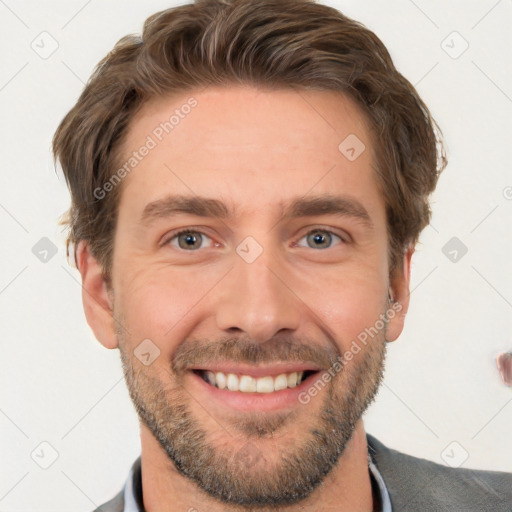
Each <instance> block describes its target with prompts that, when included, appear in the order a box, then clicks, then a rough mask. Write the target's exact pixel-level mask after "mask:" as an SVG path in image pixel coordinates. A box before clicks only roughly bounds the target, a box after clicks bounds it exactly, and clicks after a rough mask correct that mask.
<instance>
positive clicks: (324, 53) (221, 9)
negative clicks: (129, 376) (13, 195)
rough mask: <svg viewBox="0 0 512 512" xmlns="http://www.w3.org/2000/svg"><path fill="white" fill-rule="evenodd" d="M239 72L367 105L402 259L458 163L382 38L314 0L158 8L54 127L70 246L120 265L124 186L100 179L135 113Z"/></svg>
mask: <svg viewBox="0 0 512 512" xmlns="http://www.w3.org/2000/svg"><path fill="white" fill-rule="evenodd" d="M229 84H252V85H256V86H260V87H270V88H275V87H299V88H300V87H302V88H308V89H313V90H335V91H340V92H343V93H345V94H347V95H349V96H350V97H352V98H353V99H355V100H356V101H357V103H358V104H359V105H360V106H362V108H363V110H364V111H365V113H366V114H367V117H368V119H369V121H370V125H371V129H372V131H373V134H374V140H375V148H374V152H375V155H376V160H377V162H376V171H377V178H378V183H379V186H380V189H381V192H382V194H383V197H384V200H385V203H386V215H387V226H388V238H389V241H390V243H389V248H390V254H389V256H390V271H391V270H393V269H394V268H395V265H396V264H397V263H398V262H399V261H400V260H401V257H402V256H403V254H404V251H405V250H406V248H407V246H409V245H414V244H416V242H417V241H418V238H419V235H420V232H421V231H422V230H423V228H424V227H425V226H426V225H427V224H428V223H429V222H430V217H431V210H430V206H429V202H428V196H429V195H430V194H431V192H433V190H434V189H435V186H436V184H437V180H438V177H439V173H440V172H441V171H442V170H443V168H444V167H445V165H446V156H445V152H444V149H443V146H442V141H441V132H440V130H439V128H438V126H437V124H436V123H435V121H434V120H433V118H432V116H431V115H430V112H429V110H428V109H427V107H426V106H425V104H424V103H423V101H422V100H421V99H420V97H419V96H418V93H417V92H416V90H415V89H414V87H413V86H412V85H411V84H410V83H409V82H408V81H407V80H406V79H405V78H404V77H403V76H402V75H401V74H400V73H399V72H398V71H397V70H396V68H395V66H394V65H393V62H392V60H391V57H390V55H389V53H388V51H387V50H386V48H385V46H384V45H383V43H382V42H381V41H380V39H378V37H377V36H376V35H375V34H374V33H373V32H371V31H370V30H368V29H367V28H365V27H364V26H363V25H362V24H361V23H358V22H356V21H354V20H351V19H349V18H347V17H346V16H344V15H343V14H342V13H340V12H339V11H337V10H336V9H334V8H332V7H328V6H325V5H321V4H316V3H315V2H313V1H310V0H293V1H290V0H262V1H258V2H254V1H252V0H197V1H196V2H195V3H194V4H189V5H183V6H179V7H174V8H171V9H167V10H165V11H162V12H159V13H156V14H154V15H152V16H150V17H149V18H148V19H147V20H146V21H145V23H144V27H143V31H142V35H141V36H137V35H128V36H125V37H123V38H122V39H121V40H119V41H118V43H117V44H116V45H115V46H114V48H113V49H112V51H111V52H110V53H108V55H107V56H106V57H105V58H103V59H102V60H101V61H100V62H99V64H98V65H97V67H96V69H95V71H94V73H93V74H92V76H91V78H90V79H89V81H88V82H87V85H86V86H85V88H84V90H83V92H82V94H81V95H80V98H79V99H78V101H77V103H76V104H75V106H74V107H73V108H72V109H71V110H70V111H69V113H68V114H67V115H66V116H65V118H64V119H63V120H62V122H61V123H60V125H59V127H58V129H57V131H56V133H55V135H54V139H53V152H54V156H55V160H57V159H58V160H59V161H60V163H61V166H62V169H63V172H64V175H65V178H66V181H67V184H68V186H69V188H70V192H71V207H70V209H69V211H68V212H67V218H66V219H64V221H63V222H64V223H66V224H68V226H69V235H68V247H69V243H70V242H72V243H73V244H75V246H76V244H77V243H78V242H79V241H81V240H84V241H86V242H88V243H89V244H90V247H91V251H92V253H93V255H94V256H95V257H96V258H97V259H98V261H99V262H100V264H101V265H102V268H103V272H104V275H105V277H107V278H108V277H109V276H110V273H111V269H112V254H113V237H114V233H115V227H116V219H117V209H118V204H119V197H120V190H121V187H115V188H114V189H113V190H112V191H111V192H110V193H109V194H108V196H107V197H105V198H104V199H97V198H96V197H95V194H94V190H96V189H97V188H98V187H102V186H103V184H104V183H106V182H107V181H108V180H109V179H110V178H111V177H112V176H113V173H114V172H115V170H116V168H117V166H118V165H119V156H120V147H121V145H122V143H123V141H124V138H125V135H126V132H127V127H128V124H129V123H130V120H131V119H132V118H133V116H134V114H135V112H136V111H137V110H138V109H139V108H140V107H141V105H142V104H143V103H145V102H146V101H148V100H149V99H152V98H155V97H159V96H166V95H169V94H171V93H179V92H186V91H190V90H191V89H193V88H197V87H203V86H208V85H229ZM340 142H341V141H340Z"/></svg>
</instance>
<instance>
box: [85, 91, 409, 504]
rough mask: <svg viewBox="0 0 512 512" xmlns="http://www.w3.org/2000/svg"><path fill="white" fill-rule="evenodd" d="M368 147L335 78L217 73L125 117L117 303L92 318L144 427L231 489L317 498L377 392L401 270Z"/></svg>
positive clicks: (170, 451)
mask: <svg viewBox="0 0 512 512" xmlns="http://www.w3.org/2000/svg"><path fill="white" fill-rule="evenodd" d="M185 105H189V107H190V108H186V107H184V106H185ZM192 105H193V106H192ZM173 113H175V114H176V115H175V119H174V120H173V121H171V122H172V127H170V125H165V122H169V118H170V116H171V115H172V114H173ZM178 118H179V120H178V121H177V122H176V119H178ZM161 123H163V124H161ZM167 132H168V133H167ZM349 136H350V138H349V139H347V137H349ZM355 137H357V138H355ZM345 139H347V141H346V142H343V141H345ZM340 144H341V149H340V148H339V146H340ZM363 144H364V146H363ZM142 146H146V147H148V148H149V150H148V151H145V150H141V151H139V149H140V148H141V147H142ZM372 147H373V144H372V137H371V133H370V130H369V129H368V127H367V125H366V123H365V118H364V115H363V113H362V112H361V111H360V110H359V108H358V107H357V105H356V104H355V103H354V102H353V101H352V100H350V99H349V98H347V97H344V96H342V95H340V94H338V93H335V92H320V91H300V93H299V92H297V91H295V90H292V89H286V90H278V91H275V90H274V91H263V90H258V89H255V88H251V87H238V86H237V87H235V86H233V87H219V88H207V89H204V90H202V91H194V92H191V93H188V94H183V95H179V96H174V97H172V98H166V99H162V98H160V99H158V100H155V101H152V102H150V103H148V104H146V105H145V106H144V107H143V108H142V110H141V111H140V112H139V113H138V114H137V116H136V118H135V119H133V121H132V123H131V125H130V130H129V133H128V135H127V139H126V140H125V143H124V150H125V155H126V160H128V158H129V157H130V156H133V152H134V151H139V153H138V155H139V156H141V153H145V156H143V157H141V158H140V159H139V157H138V156H137V157H136V158H137V163H136V165H133V166H132V169H131V170H130V172H129V174H128V175H127V176H126V177H125V178H124V180H123V182H122V183H121V185H120V186H122V194H121V200H120V205H119V215H118V224H117V230H116V234H115V240H114V259H113V273H112V294H111V298H112V302H111V306H112V307H113V315H111V317H108V315H107V316H104V317H102V318H103V319H99V315H98V314H96V315H94V314H92V313H90V314H89V315H88V318H90V317H91V316H95V318H94V319H93V320H90V323H91V325H94V327H93V328H95V332H96V333H97V336H98V338H99V339H100V340H101V341H103V342H104V344H105V345H106V346H109V347H115V346H117V344H118V346H119V349H120V352H121V357H122V362H123V368H124V371H125V376H126V381H127V384H128V387H129V391H130V394H131V397H132V400H133V402H134V404H135V407H136V409H137V412H138V414H139V416H140V418H141V421H142V423H143V428H145V429H147V430H148V431H149V432H151V434H152V435H153V436H154V438H155V439H157V440H158V442H159V444H160V446H161V447H162V449H163V450H165V453H167V455H168V456H169V458H170V459H171V460H172V461H173V463H174V466H175V468H176V470H177V471H179V472H180V473H181V474H182V475H185V476H187V477H188V478H189V479H191V480H193V481H194V482H195V483H196V484H197V485H198V486H199V487H200V488H201V489H202V490H204V491H206V492H207V493H208V494H209V495H210V496H212V497H214V498H216V499H218V500H221V501H223V502H225V503H232V504H252V505H255V504H263V503H267V504H274V505H277V504H281V505H283V504H290V503H294V502H297V501H299V500H301V499H303V498H305V497H307V496H309V495H310V494H311V493H312V492H313V491H314V489H315V488H316V487H317V486H318V485H319V484H320V483H321V482H322V480H323V479H324V478H325V476H326V475H327V474H328V473H329V472H330V471H331V469H332V468H333V467H334V466H335V465H336V462H337V461H338V459H339V458H340V457H341V456H342V454H343V451H344V448H345V446H346V445H347V442H348V441H349V439H350V437H351V435H352V432H353V431H354V428H355V426H356V424H357V423H358V421H359V420H360V418H361V416H362V414H363V412H364V411H365V409H366V408H367V407H368V405H369V403H370V402H371V401H372V400H373V398H374V396H375V394H376V391H377V389H378V386H379V383H380V381H381V378H382V370H383V362H384V356H385V340H386V339H387V340H389V341H392V340H393V339H395V338H396V337H397V336H398V335H399V333H400V331H401V329H402V325H403V313H405V310H406V306H407V297H406V295H407V294H406V293H405V292H404V290H405V288H406V285H407V283H406V276H404V274H403V273H400V274H397V275H396V276H391V279H390V276H389V271H388V269H389V261H388V239H387V235H386V218H385V205H384V202H383V199H382V195H381V193H380V191H379V189H378V186H377V182H376V179H375V176H374V165H375V158H374V155H373V154H372ZM351 148H352V149H351ZM354 157H355V158H354ZM132 163H133V162H132ZM388 293H390V294H391V295H392V296H394V299H395V301H397V302H396V303H395V304H399V307H398V308H396V307H395V306H393V307H391V304H390V303H389V301H388ZM112 316H113V318H114V319H115V327H114V328H111V327H112ZM107 317H108V318H110V320H107V319H106V318H107ZM109 321H110V323H109ZM100 324H102V326H101V327H100Z"/></svg>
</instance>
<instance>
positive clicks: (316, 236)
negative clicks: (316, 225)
mask: <svg viewBox="0 0 512 512" xmlns="http://www.w3.org/2000/svg"><path fill="white" fill-rule="evenodd" d="M303 239H305V240H306V244H307V245H304V244H301V243H300V241H299V243H298V245H299V246H301V247H310V248H312V249H328V248H329V247H331V245H332V244H333V241H334V240H335V239H338V240H339V241H340V242H343V240H342V239H341V238H340V237H339V236H338V235H335V234H334V233H332V232H331V231H327V230H325V229H315V230H313V231H310V232H309V233H308V234H307V235H306V236H304V237H303V238H301V240H303Z"/></svg>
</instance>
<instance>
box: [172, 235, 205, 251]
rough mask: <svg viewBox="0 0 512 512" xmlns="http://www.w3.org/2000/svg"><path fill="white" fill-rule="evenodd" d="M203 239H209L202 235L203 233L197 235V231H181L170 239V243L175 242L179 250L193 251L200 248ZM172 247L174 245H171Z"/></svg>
mask: <svg viewBox="0 0 512 512" xmlns="http://www.w3.org/2000/svg"><path fill="white" fill-rule="evenodd" d="M203 238H207V239H209V237H207V236H206V235H203V233H199V231H181V232H180V233H176V235H174V236H173V237H172V238H171V240H170V242H171V243H172V242H174V241H177V242H178V247H179V248H180V249H185V250H187V251H190V250H192V251H193V250H196V249H200V248H201V245H202V242H203ZM172 245H175V244H174V243H172Z"/></svg>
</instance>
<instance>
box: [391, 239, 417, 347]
mask: <svg viewBox="0 0 512 512" xmlns="http://www.w3.org/2000/svg"><path fill="white" fill-rule="evenodd" d="M413 253H414V247H413V246H410V247H409V248H408V249H407V250H406V251H405V253H404V256H403V260H402V266H401V268H397V269H396V270H395V271H394V272H393V274H392V275H391V278H390V283H389V287H390V292H389V294H390V297H391V298H392V301H390V304H389V308H388V319H389V320H388V324H387V328H386V341H395V340H396V339H397V338H398V337H399V336H400V334H401V333H402V331H403V328H404V323H405V316H406V314H407V310H408V309H409V296H410V281H411V258H412V255H413Z"/></svg>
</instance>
